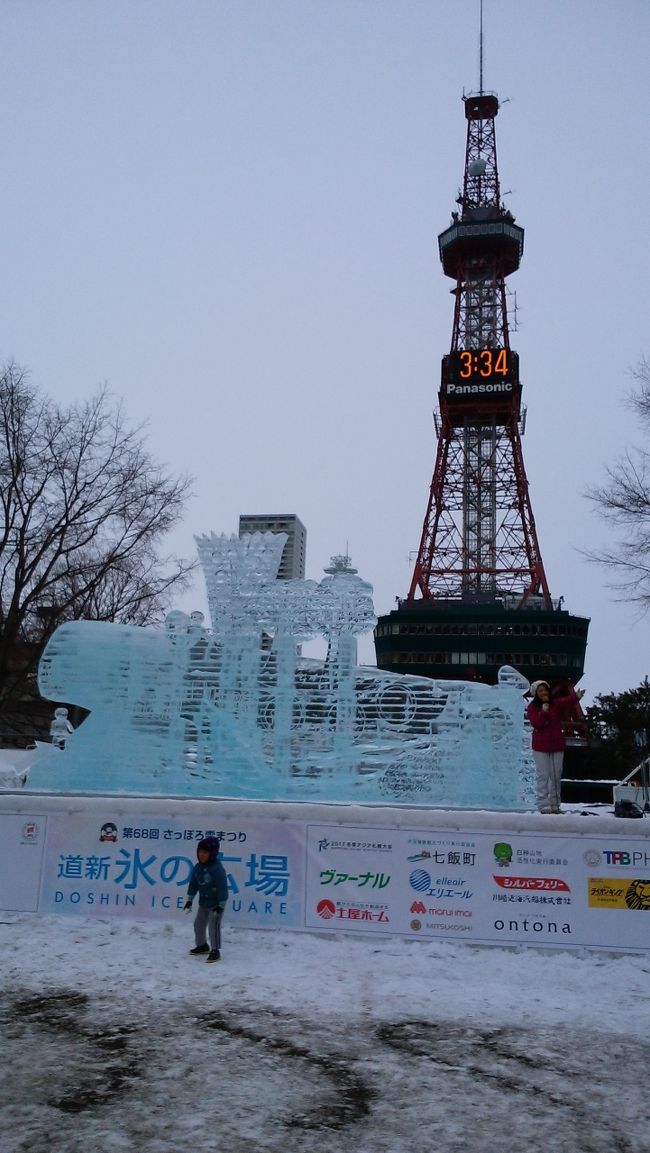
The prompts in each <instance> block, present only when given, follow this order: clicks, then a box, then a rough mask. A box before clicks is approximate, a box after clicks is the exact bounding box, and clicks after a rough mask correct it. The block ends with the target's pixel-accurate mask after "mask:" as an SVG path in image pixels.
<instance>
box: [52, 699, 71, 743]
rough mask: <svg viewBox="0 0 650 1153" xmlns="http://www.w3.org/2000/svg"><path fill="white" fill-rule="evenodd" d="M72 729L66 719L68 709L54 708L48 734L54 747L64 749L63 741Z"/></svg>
mask: <svg viewBox="0 0 650 1153" xmlns="http://www.w3.org/2000/svg"><path fill="white" fill-rule="evenodd" d="M73 732H74V729H73V727H72V724H71V723H70V721H69V720H68V710H67V709H63V708H59V709H55V710H54V716H53V717H52V723H51V725H50V736H51V738H52V744H53V745H54V747H55V749H64V748H65V742H66V740H67V738H68V737H69V735H70V733H73Z"/></svg>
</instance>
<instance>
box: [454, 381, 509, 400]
mask: <svg viewBox="0 0 650 1153" xmlns="http://www.w3.org/2000/svg"><path fill="white" fill-rule="evenodd" d="M494 392H512V383H511V381H509V380H505V381H501V380H498V381H496V382H495V383H494V384H448V385H447V396H451V397H456V396H480V395H481V393H494Z"/></svg>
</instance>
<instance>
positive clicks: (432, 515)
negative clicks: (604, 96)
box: [407, 92, 552, 609]
mask: <svg viewBox="0 0 650 1153" xmlns="http://www.w3.org/2000/svg"><path fill="white" fill-rule="evenodd" d="M464 104H465V116H466V120H467V145H466V152H465V173H464V181H463V190H462V194H461V195H460V196H459V198H458V204H459V211H458V212H454V213H453V214H452V224H451V225H450V227H449V228H447V229H446V231H445V232H443V233H441V235H440V237H439V250H440V259H441V261H442V265H443V270H444V272H445V275H447V276H449V277H452V278H453V279H454V281H455V285H456V287H455V289H454V290H453V291H454V298H455V304H454V319H453V329H452V339H451V348H450V352H449V355H448V356H445V357H443V361H442V373H441V385H440V392H439V417H436V428H437V432H438V448H437V456H436V463H435V467H434V472H433V479H432V482H431V489H430V493H429V502H428V505H427V511H426V515H425V518H424V525H423V529H422V537H421V540H420V546H419V549H418V555H417V560H416V563H415V568H414V572H413V578H412V581H411V586H410V589H409V593H408V597H407V603H408V602H409V601H411V602H412V601H415V600H418V599H420V598H423V599H425V600H431V599H434V598H435V599H438V598H440V599H444V600H446V601H450V600H452V601H453V600H463V601H468V600H481V601H489V600H492V599H494V600H496V599H499V598H502V597H504V596H506V597H508V598H512V597H514V598H516V600H517V601H518V603H519V604H520V606H521V607H523V606H524V605H525V604H526V603H527V602H529V598H531V597H534V598H541V600H542V601H543V603H544V605H545V607H547V608H549V609H550V608H551V607H552V606H551V597H550V593H549V588H548V583H547V580H546V575H545V572H544V565H543V562H542V557H541V553H540V549H539V544H538V540H537V532H536V529H535V521H534V517H533V512H532V507H531V503H530V496H529V489H528V480H527V478H526V471H525V468H524V461H523V454H522V446H521V436H522V432H523V420H522V407H521V383H520V380H519V362H518V357H517V355H516V353H515V352H513V350H512V349H511V347H510V334H509V326H508V309H507V297H506V278H507V277H508V276H509V275H510V274H511V273H513V272H515V271H516V270H517V268H518V267H519V263H520V260H521V256H522V254H523V245H524V232H523V229H522V228H520V227H519V226H518V225H517V224H516V223H515V220H514V217H513V215H512V213H510V212H509V211H508V210H507V209H506V208H505V207H504V205H503V203H502V201H501V192H500V186H499V172H498V165H497V149H496V133H495V118H496V115H497V112H498V109H499V102H498V99H497V97H496V96H494V95H492V94H486V93H483V92H481V93H480V94H478V95H475V96H468V97H465V98H464Z"/></svg>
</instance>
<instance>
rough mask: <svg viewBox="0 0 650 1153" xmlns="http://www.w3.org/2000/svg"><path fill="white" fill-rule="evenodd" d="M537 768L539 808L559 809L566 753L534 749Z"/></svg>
mask: <svg viewBox="0 0 650 1153" xmlns="http://www.w3.org/2000/svg"><path fill="white" fill-rule="evenodd" d="M533 757H534V760H535V768H536V769H537V808H538V809H540V810H542V809H559V807H560V791H561V788H562V765H563V762H564V753H563V752H560V753H539V752H537V750H536V749H533Z"/></svg>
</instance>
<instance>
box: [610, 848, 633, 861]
mask: <svg viewBox="0 0 650 1153" xmlns="http://www.w3.org/2000/svg"><path fill="white" fill-rule="evenodd" d="M603 856H604V858H605V860H606V861H607V864H608V865H631V864H632V858H631V856H630V854H629V853H624V852H623V850H622V849H603Z"/></svg>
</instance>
